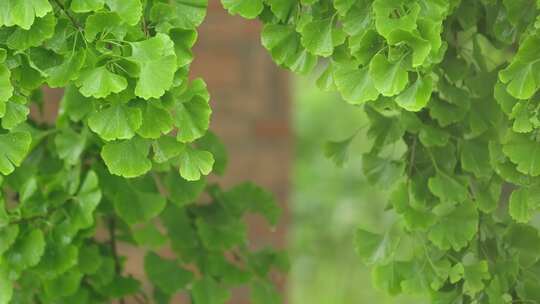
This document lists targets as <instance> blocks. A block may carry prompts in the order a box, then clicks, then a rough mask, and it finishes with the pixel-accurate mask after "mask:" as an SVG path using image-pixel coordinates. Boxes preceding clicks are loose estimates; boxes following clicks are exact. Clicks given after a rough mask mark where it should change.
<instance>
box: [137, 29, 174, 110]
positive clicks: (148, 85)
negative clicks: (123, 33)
mask: <svg viewBox="0 0 540 304" xmlns="http://www.w3.org/2000/svg"><path fill="white" fill-rule="evenodd" d="M131 48H132V55H131V57H129V59H130V60H132V61H134V62H136V63H137V64H138V65H139V67H140V74H139V80H138V81H137V85H136V87H135V94H136V95H137V96H139V97H142V98H144V99H150V98H159V97H161V96H163V94H165V91H166V90H168V89H169V88H170V87H171V86H172V83H173V77H174V73H175V72H176V60H177V59H176V54H175V52H174V42H173V41H172V40H171V38H169V36H167V35H165V34H157V35H156V36H155V37H153V38H150V39H148V40H145V41H141V42H133V43H131Z"/></svg>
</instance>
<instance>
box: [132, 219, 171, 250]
mask: <svg viewBox="0 0 540 304" xmlns="http://www.w3.org/2000/svg"><path fill="white" fill-rule="evenodd" d="M132 233H133V238H134V239H135V241H136V242H137V244H139V245H140V246H147V247H149V248H152V249H159V248H160V247H162V246H163V245H165V244H166V243H167V237H166V236H164V235H163V234H161V232H160V231H159V230H158V229H157V228H156V226H155V225H154V224H153V223H150V224H148V225H146V226H144V227H142V228H136V229H134V230H133V231H132Z"/></svg>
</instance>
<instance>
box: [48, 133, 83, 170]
mask: <svg viewBox="0 0 540 304" xmlns="http://www.w3.org/2000/svg"><path fill="white" fill-rule="evenodd" d="M87 139H88V129H86V128H85V129H83V131H82V132H81V134H78V133H76V132H75V131H73V130H72V129H64V130H62V131H60V133H58V135H56V137H55V138H54V144H55V146H56V150H57V153H58V156H59V157H60V158H61V159H63V160H65V161H66V163H67V164H70V165H75V164H77V163H78V162H79V160H80V157H81V155H82V153H83V152H84V149H85V148H86V143H87Z"/></svg>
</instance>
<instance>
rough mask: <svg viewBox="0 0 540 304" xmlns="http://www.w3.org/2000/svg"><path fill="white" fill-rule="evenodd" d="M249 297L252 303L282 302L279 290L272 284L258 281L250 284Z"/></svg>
mask: <svg viewBox="0 0 540 304" xmlns="http://www.w3.org/2000/svg"><path fill="white" fill-rule="evenodd" d="M250 299H251V303H253V304H279V303H282V299H281V296H280V294H279V291H278V290H277V289H276V287H275V286H274V285H272V284H270V283H266V282H259V281H258V282H254V283H252V284H251V293H250Z"/></svg>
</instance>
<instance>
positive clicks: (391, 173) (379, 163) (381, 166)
mask: <svg viewBox="0 0 540 304" xmlns="http://www.w3.org/2000/svg"><path fill="white" fill-rule="evenodd" d="M362 165H363V166H362V169H363V171H364V175H365V176H366V178H367V180H368V181H369V182H370V183H371V184H373V185H378V186H381V187H385V188H388V187H390V186H391V185H393V184H394V183H395V182H397V180H398V179H399V178H400V177H401V176H402V175H403V173H404V171H405V164H404V163H402V162H397V161H393V160H390V159H383V158H380V157H377V156H375V155H371V154H365V155H364V156H363V157H362Z"/></svg>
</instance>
